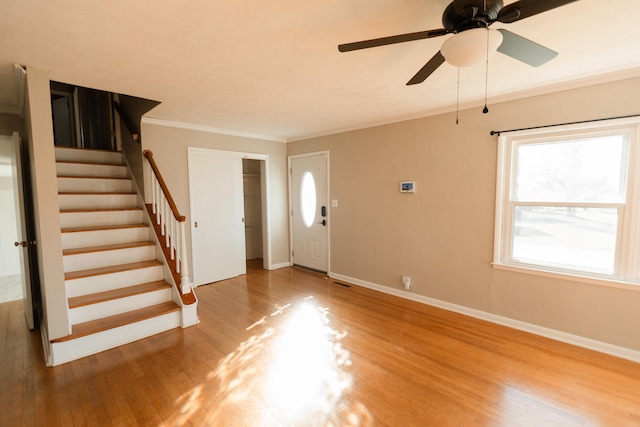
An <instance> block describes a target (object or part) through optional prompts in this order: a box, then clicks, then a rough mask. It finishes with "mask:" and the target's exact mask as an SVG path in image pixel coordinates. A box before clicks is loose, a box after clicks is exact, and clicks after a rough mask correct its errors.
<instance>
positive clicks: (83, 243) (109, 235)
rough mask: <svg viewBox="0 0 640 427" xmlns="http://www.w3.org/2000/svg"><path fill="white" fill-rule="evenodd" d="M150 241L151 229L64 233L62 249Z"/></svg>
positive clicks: (138, 228) (137, 228)
mask: <svg viewBox="0 0 640 427" xmlns="http://www.w3.org/2000/svg"><path fill="white" fill-rule="evenodd" d="M145 240H149V227H134V228H122V229H117V230H97V231H75V232H71V233H62V249H76V248H89V247H92V246H101V245H116V244H119V243H133V242H143V241H145Z"/></svg>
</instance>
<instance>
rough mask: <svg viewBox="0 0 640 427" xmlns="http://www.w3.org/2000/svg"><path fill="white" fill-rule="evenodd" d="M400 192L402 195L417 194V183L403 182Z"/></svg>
mask: <svg viewBox="0 0 640 427" xmlns="http://www.w3.org/2000/svg"><path fill="white" fill-rule="evenodd" d="M400 192H401V193H415V192H416V183H415V181H402V182H401V183H400Z"/></svg>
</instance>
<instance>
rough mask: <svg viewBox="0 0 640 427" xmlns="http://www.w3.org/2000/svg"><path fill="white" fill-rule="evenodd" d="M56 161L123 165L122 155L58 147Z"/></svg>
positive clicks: (111, 152) (115, 152)
mask: <svg viewBox="0 0 640 427" xmlns="http://www.w3.org/2000/svg"><path fill="white" fill-rule="evenodd" d="M56 160H59V161H72V162H88V163H116V164H122V154H121V153H119V152H117V151H106V150H78V149H69V148H63V147H56Z"/></svg>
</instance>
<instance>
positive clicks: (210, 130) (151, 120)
mask: <svg viewBox="0 0 640 427" xmlns="http://www.w3.org/2000/svg"><path fill="white" fill-rule="evenodd" d="M142 123H145V124H149V125H157V126H167V127H172V128H179V129H187V130H194V131H198V132H208V133H217V134H220V135H230V136H239V137H243V138H252V139H260V140H263V141H273V142H283V143H286V142H288V141H287V140H286V139H285V138H276V137H272V136H266V135H259V134H255V133H248V132H239V131H234V130H230V129H221V128H216V127H211V126H203V125H194V124H191V123H183V122H174V121H170V120H163V119H156V118H153V117H146V116H143V117H142Z"/></svg>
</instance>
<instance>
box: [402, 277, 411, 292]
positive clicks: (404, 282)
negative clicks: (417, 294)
mask: <svg viewBox="0 0 640 427" xmlns="http://www.w3.org/2000/svg"><path fill="white" fill-rule="evenodd" d="M402 285H403V286H404V288H405V289H411V277H409V276H402Z"/></svg>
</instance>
